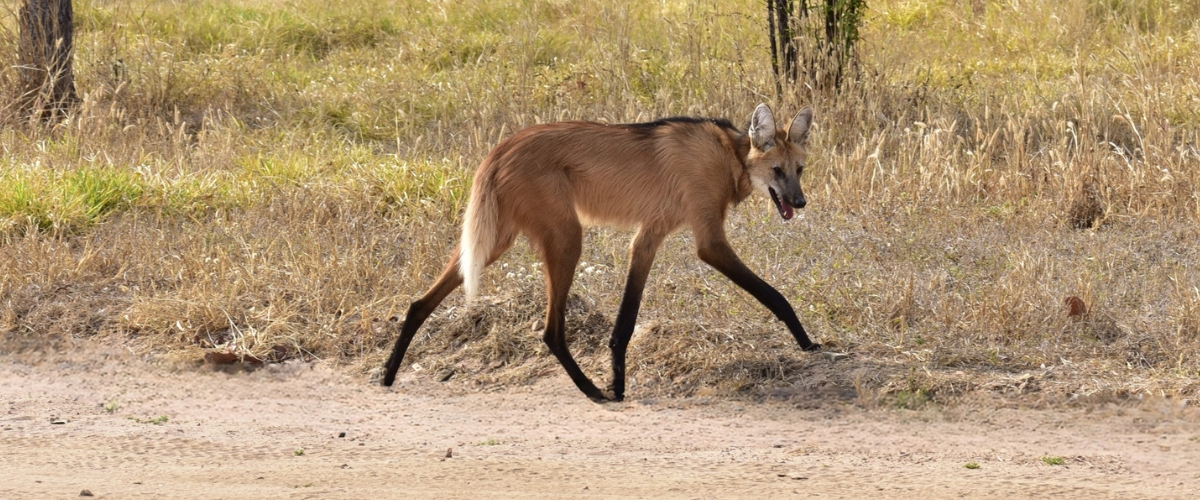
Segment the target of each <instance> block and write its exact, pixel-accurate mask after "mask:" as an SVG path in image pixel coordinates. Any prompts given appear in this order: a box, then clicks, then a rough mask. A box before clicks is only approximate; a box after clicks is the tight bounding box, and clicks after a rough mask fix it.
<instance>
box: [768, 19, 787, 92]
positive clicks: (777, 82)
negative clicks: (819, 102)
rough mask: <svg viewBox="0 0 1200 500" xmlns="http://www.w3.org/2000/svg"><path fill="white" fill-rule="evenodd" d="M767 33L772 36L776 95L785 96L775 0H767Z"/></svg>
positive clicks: (772, 60)
mask: <svg viewBox="0 0 1200 500" xmlns="http://www.w3.org/2000/svg"><path fill="white" fill-rule="evenodd" d="M779 1H785V0H779ZM767 34H768V36H769V37H770V38H771V71H772V72H774V73H775V95H776V96H777V97H783V85H782V84H781V83H780V78H781V75H780V74H779V49H778V48H777V46H778V44H777V41H776V39H775V0H767Z"/></svg>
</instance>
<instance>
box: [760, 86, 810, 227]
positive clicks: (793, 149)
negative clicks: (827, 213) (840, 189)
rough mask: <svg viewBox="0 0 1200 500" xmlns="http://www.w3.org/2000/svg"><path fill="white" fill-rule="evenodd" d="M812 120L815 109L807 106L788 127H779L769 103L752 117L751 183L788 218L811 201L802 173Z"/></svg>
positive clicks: (762, 106) (762, 105)
mask: <svg viewBox="0 0 1200 500" xmlns="http://www.w3.org/2000/svg"><path fill="white" fill-rule="evenodd" d="M812 121H813V113H812V109H810V108H804V109H802V110H800V112H799V113H797V114H796V117H795V118H793V119H792V122H791V124H789V125H788V126H787V129H786V130H785V129H777V128H775V117H774V116H773V115H772V114H771V108H768V107H767V105H766V104H759V105H758V107H756V108H754V114H753V115H751V116H750V131H749V134H748V135H749V137H750V154H749V155H748V156H747V158H746V167H747V169H748V170H749V172H750V182H751V184H753V185H754V188H755V189H757V190H759V191H761V192H762V193H763V194H766V195H768V196H770V197H771V201H774V202H775V208H776V209H778V210H779V215H780V216H782V217H783V218H784V219H785V220H786V219H791V218H792V215H793V214H794V212H793V209H796V208H804V205H806V204H807V203H808V201H807V200H805V199H804V190H802V189H800V176H801V175H803V174H804V162H805V160H806V159H807V158H808V153H807V152H806V151H805V146H806V145H807V144H808V129H809V127H810V126H812Z"/></svg>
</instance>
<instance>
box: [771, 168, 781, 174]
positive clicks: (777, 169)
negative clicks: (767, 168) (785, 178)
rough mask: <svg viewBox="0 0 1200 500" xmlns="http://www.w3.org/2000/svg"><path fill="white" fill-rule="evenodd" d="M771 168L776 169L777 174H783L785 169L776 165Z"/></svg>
mask: <svg viewBox="0 0 1200 500" xmlns="http://www.w3.org/2000/svg"><path fill="white" fill-rule="evenodd" d="M771 170H774V171H775V175H783V169H782V168H779V167H774V168H772V169H771Z"/></svg>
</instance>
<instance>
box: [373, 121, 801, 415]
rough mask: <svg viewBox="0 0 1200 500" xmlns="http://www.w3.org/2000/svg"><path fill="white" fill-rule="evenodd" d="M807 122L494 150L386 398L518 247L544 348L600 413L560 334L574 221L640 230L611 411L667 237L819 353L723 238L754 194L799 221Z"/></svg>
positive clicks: (405, 336) (677, 126) (575, 128)
mask: <svg viewBox="0 0 1200 500" xmlns="http://www.w3.org/2000/svg"><path fill="white" fill-rule="evenodd" d="M812 120H813V114H812V110H811V109H809V108H805V109H804V110H802V111H800V113H798V114H797V115H796V118H795V119H793V120H792V122H791V123H790V124H789V125H788V127H787V128H786V129H776V128H775V119H774V117H773V116H772V114H771V109H770V108H768V107H767V106H766V105H765V104H759V105H758V107H756V108H755V109H754V113H753V114H752V115H751V118H750V126H749V130H747V131H746V132H745V133H742V132H741V131H739V130H737V129H736V128H735V127H734V126H733V125H731V124H730V123H729V122H728V121H726V120H716V119H702V118H667V119H663V120H659V121H655V122H649V123H633V124H622V125H606V124H601V123H590V122H564V123H550V124H544V125H536V126H533V127H529V128H527V129H524V130H522V131H520V132H517V133H516V134H514V135H512V136H511V137H509V138H507V139H505V140H503V141H501V142H500V144H498V145H497V146H496V147H495V149H492V151H491V152H490V153H488V156H487V158H485V159H484V160H483V164H482V165H480V167H479V170H478V171H477V172H476V173H475V184H474V186H473V187H472V188H471V200H470V202H469V203H468V205H467V212H466V217H465V221H464V224H463V233H462V242H461V243H460V245H459V247H458V248H457V249H455V251H454V253H453V256H452V257H451V258H450V263H449V264H448V265H447V266H446V268H445V269H444V270H443V271H442V274H441V276H440V277H439V278H438V279H437V281H436V282H435V283H434V284H433V287H432V288H430V289H429V291H428V292H426V293H425V295H424V296H423V297H421V298H420V299H418V300H417V301H416V302H413V303H412V305H411V306H410V307H409V309H408V314H407V315H406V316H405V318H404V325H403V327H402V328H401V331H400V338H398V339H396V346H395V348H394V349H393V350H392V355H391V357H390V358H388V361H387V365H386V366H385V372H384V377H383V385H385V386H390V385H392V382H394V381H395V379H396V371H397V370H399V369H400V363H401V361H402V360H403V359H404V352H405V351H406V350H408V345H409V343H410V342H411V341H412V338H413V335H414V334H415V333H416V331H417V329H418V328H420V327H421V324H422V323H424V322H425V320H426V318H428V317H429V315H430V313H432V312H433V310H434V309H436V308H437V306H438V304H440V303H441V302H442V300H443V299H445V298H446V295H448V294H449V293H450V292H451V291H453V290H454V289H455V288H457V287H458V285H460V284H465V285H466V286H465V288H466V292H467V300H468V302H469V301H470V300H471V299H472V298H473V297H474V296H475V294H477V293H478V291H479V279H480V275H481V274H482V273H483V268H484V267H486V266H487V265H488V264H491V263H492V262H493V261H495V260H496V259H498V258H499V257H500V256H501V255H503V254H504V252H505V251H507V250H508V248H509V247H510V246H512V243H513V239H514V238H516V237H517V235H518V234H523V235H525V237H526V238H528V239H529V243H530V245H531V246H532V247H533V248H535V249H537V250H538V251H539V252H540V254H541V258H542V261H543V262H544V263H545V266H544V271H545V280H546V296H547V299H548V304H547V307H546V327H545V331H544V332H543V334H542V338H543V340H544V341H545V342H546V344H547V345H548V346H549V347H550V351H551V352H553V353H554V356H555V357H557V358H558V361H559V363H561V364H562V366H563V368H565V369H566V370H567V374H568V375H570V376H571V380H573V381H574V382H575V385H577V386H579V389H580V390H581V391H583V393H584V394H586V395H587V396H588V397H589V398H591V399H592V400H593V401H597V402H600V401H606V400H608V397H607V396H605V394H604V393H602V392H601V391H600V389H598V388H596V386H595V384H593V383H592V381H591V380H589V379H588V377H587V376H586V375H584V373H583V371H582V370H580V369H579V365H578V364H576V363H575V359H574V358H572V357H571V353H570V352H569V351H568V350H567V341H566V332H565V331H564V329H565V322H564V314H565V306H566V302H567V292H568V290H569V289H570V288H571V281H572V279H573V278H574V276H575V267H576V265H577V264H578V262H579V254H580V247H581V245H582V240H583V226H582V222H581V220H582V221H586V222H589V223H598V224H609V225H614V226H623V227H636V228H637V234H636V235H635V236H634V238H633V243H632V244H631V245H630V252H629V253H630V258H629V278H628V281H627V282H626V284H625V295H624V297H623V298H622V299H621V307H620V309H619V310H618V312H617V320H616V325H615V326H614V328H613V334H612V340H611V341H610V343H609V346H610V347H611V348H612V363H613V383H612V391H613V398H612V399H614V400H616V401H621V400H622V399H624V397H625V350H626V347H627V346H628V344H629V338H630V336H632V335H633V327H634V323H635V321H636V320H637V315H638V308H639V306H640V305H641V301H642V289H643V288H644V287H645V286H646V275H647V274H649V273H650V266H651V264H652V263H653V262H654V254H655V253H656V251H657V250H658V247H659V244H661V243H662V241H663V238H665V237H666V236H667V235H669V234H671V233H672V232H674V231H675V230H677V229H679V228H681V227H685V226H686V227H688V228H690V229H691V230H692V234H693V235H694V236H695V239H696V251H697V253H698V254H699V256H700V259H701V260H703V261H704V262H706V263H708V264H709V265H711V266H712V267H714V268H716V269H717V270H718V271H720V272H721V273H722V274H724V275H725V276H727V277H729V279H730V280H733V282H734V283H736V284H737V285H738V286H739V287H741V288H743V289H745V290H746V291H747V292H750V294H751V295H753V296H754V298H756V299H758V301H759V302H762V304H763V305H765V306H766V307H767V308H768V309H770V310H771V312H772V313H774V314H775V317H777V318H779V320H780V321H783V323H784V325H786V326H787V328H788V330H789V331H791V332H792V336H793V337H795V338H796V342H798V343H799V344H800V347H801V348H803V349H804V350H806V351H814V350H818V349H820V346H819V345H818V344H815V343H813V342H812V341H811V340H809V339H808V335H807V334H805V333H804V327H803V326H801V325H800V321H799V320H798V319H796V313H795V312H794V311H793V310H792V307H791V305H790V304H788V301H787V299H784V298H783V295H780V294H779V292H778V291H776V290H775V289H774V288H772V287H771V286H770V285H768V284H767V283H766V282H764V281H763V280H762V279H760V278H759V277H758V276H756V275H755V274H754V273H753V272H751V271H750V270H749V269H747V268H746V266H745V265H744V264H742V261H741V260H740V259H738V256H737V254H735V253H734V251H733V248H731V247H730V246H729V241H728V240H727V239H726V238H725V214H726V211H727V210H729V207H730V206H731V205H734V204H737V203H738V202H740V201H742V200H743V199H745V198H746V197H747V196H749V195H750V193H751V191H754V190H757V191H759V192H761V193H763V194H766V195H768V196H770V197H771V200H772V201H774V202H775V208H776V209H778V210H779V215H780V216H782V217H783V218H784V219H791V218H792V215H793V209H796V208H804V205H805V203H806V201H805V199H804V192H803V191H802V190H801V189H800V176H801V175H802V174H803V173H804V162H805V158H806V152H805V144H806V143H807V142H808V131H809V126H810V125H812Z"/></svg>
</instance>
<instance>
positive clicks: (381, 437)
mask: <svg viewBox="0 0 1200 500" xmlns="http://www.w3.org/2000/svg"><path fill="white" fill-rule="evenodd" d="M73 349H74V350H75V353H74V354H69V355H63V354H36V353H31V352H26V353H24V354H9V355H6V356H4V357H2V358H0V405H3V406H0V498H50V497H54V498H62V497H68V496H69V497H74V496H76V495H78V494H79V492H80V491H81V490H84V489H87V490H90V491H91V492H93V493H94V494H95V495H96V496H97V497H98V498H161V497H189V498H231V497H258V498H310V497H311V498H368V497H387V496H394V495H396V494H398V492H403V495H404V496H405V497H407V498H468V497H469V498H478V497H480V496H486V497H514V498H577V497H578V498H583V497H612V496H619V497H642V498H647V497H653V498H697V497H713V498H773V497H795V496H802V497H803V496H820V497H823V498H829V497H833V498H862V497H863V496H865V495H882V497H915V496H922V497H925V498H930V499H937V498H958V497H963V496H966V497H971V498H1013V497H1033V496H1043V495H1061V496H1067V497H1094V498H1129V497H1138V498H1187V497H1188V496H1189V495H1190V493H1188V492H1194V491H1196V490H1197V488H1200V475H1197V472H1196V471H1198V470H1200V424H1198V423H1197V421H1198V419H1197V417H1198V414H1197V413H1196V410H1195V409H1194V408H1190V407H1188V406H1186V405H1183V404H1180V403H1177V402H1172V401H1168V400H1153V401H1151V400H1143V401H1125V402H1121V403H1114V402H1109V403H1094V404H1090V405H1087V406H1086V407H1076V408H1058V409H1051V410H1045V409H1043V410H1035V409H1026V408H1019V407H1013V406H1014V405H1011V404H1008V403H1006V402H1005V401H1003V400H1000V399H994V398H993V399H986V398H979V399H974V400H964V401H960V402H958V403H956V404H954V405H952V406H937V407H935V406H933V405H928V406H926V407H925V409H923V410H919V411H913V410H896V409H871V410H868V409H864V408H863V407H862V406H860V405H859V404H858V403H854V402H847V401H844V400H840V399H838V398H826V399H823V398H821V397H819V396H817V397H814V396H813V395H812V394H803V395H788V394H786V393H783V392H780V393H778V394H776V396H775V397H772V398H766V399H763V400H762V401H747V400H735V399H731V398H715V397H691V398H685V399H671V398H662V399H643V400H639V401H631V402H626V403H621V404H609V405H596V404H593V403H591V402H589V401H587V400H586V399H585V398H583V397H582V396H580V395H579V394H578V393H577V391H576V390H575V389H574V387H572V386H571V384H570V382H569V380H567V379H566V377H565V376H563V375H561V374H556V375H554V376H551V377H546V378H544V379H541V380H540V381H539V382H537V383H535V384H532V385H509V386H485V387H487V388H488V389H489V390H490V391H493V392H478V391H475V390H470V389H468V388H467V387H466V386H464V385H455V384H451V383H439V382H437V381H436V377H433V376H430V375H429V374H428V373H417V372H411V371H409V372H402V377H401V379H400V380H399V381H398V383H397V386H396V388H395V390H393V391H389V390H384V389H382V388H380V387H376V386H373V385H370V384H369V383H368V380H367V379H366V378H365V377H364V376H361V375H358V374H356V372H351V371H346V370H343V369H338V368H333V367H330V366H329V365H327V364H323V363H304V362H299V361H291V362H287V363H283V364H279V365H269V366H268V367H265V368H262V369H259V370H256V371H253V372H238V373H226V372H221V371H213V370H210V369H205V368H194V367H192V366H190V365H188V366H183V365H180V364H176V363H171V362H166V361H162V360H155V359H153V358H135V357H134V356H133V355H131V354H130V353H129V352H128V351H127V350H125V349H112V348H98V347H95V346H92V345H89V344H85V343H77V345H75V346H74V347H73ZM814 399H815V400H816V401H814ZM114 403H115V407H114V406H113V405H114ZM106 405H109V407H113V408H114V410H113V411H112V412H111V413H110V412H109V411H107V410H106V408H105V406H106ZM162 416H165V417H167V418H166V419H165V421H163V420H162V419H161V417H162ZM52 419H58V420H55V421H62V422H65V423H62V424H53V423H51V421H52ZM156 421H157V423H155V422H156ZM340 433H345V437H339V434H340ZM447 449H451V450H452V451H453V453H452V458H446V455H447V453H446V452H447ZM301 450H302V454H301V453H298V452H299V451H301ZM1044 456H1050V457H1061V458H1062V459H1063V461H1064V464H1063V465H1048V464H1046V463H1044V462H1043V460H1042V457H1044ZM970 462H974V463H977V464H978V465H979V468H978V469H974V470H972V469H967V468H965V467H964V465H965V464H967V463H970Z"/></svg>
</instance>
